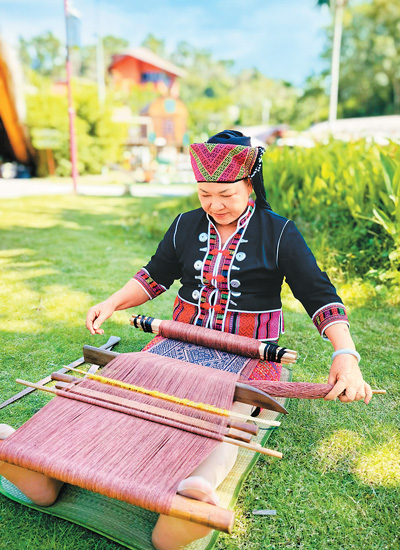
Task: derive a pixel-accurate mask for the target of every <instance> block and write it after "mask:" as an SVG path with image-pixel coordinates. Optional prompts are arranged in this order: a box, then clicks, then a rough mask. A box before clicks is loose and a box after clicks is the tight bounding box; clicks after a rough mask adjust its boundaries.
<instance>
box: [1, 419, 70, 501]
mask: <svg viewBox="0 0 400 550" xmlns="http://www.w3.org/2000/svg"><path fill="white" fill-rule="evenodd" d="M14 431H15V430H14V429H13V428H11V426H8V425H7V424H0V446H1V440H2V439H6V438H7V437H8V436H9V435H11V434H12V433H13V432H14ZM0 475H1V476H3V477H5V478H6V479H8V481H10V482H11V483H12V484H13V485H15V486H16V487H18V489H19V490H20V491H21V492H22V493H24V495H25V496H27V497H28V498H29V499H30V500H32V502H34V503H35V504H37V505H38V506H51V505H52V504H54V502H55V501H56V499H57V496H58V493H59V492H60V489H61V487H62V485H63V483H62V482H61V481H57V480H56V479H53V478H51V477H48V476H45V475H43V474H39V473H37V472H32V471H31V470H26V469H25V468H20V467H19V466H14V465H13V464H8V463H7V462H3V461H1V460H0Z"/></svg>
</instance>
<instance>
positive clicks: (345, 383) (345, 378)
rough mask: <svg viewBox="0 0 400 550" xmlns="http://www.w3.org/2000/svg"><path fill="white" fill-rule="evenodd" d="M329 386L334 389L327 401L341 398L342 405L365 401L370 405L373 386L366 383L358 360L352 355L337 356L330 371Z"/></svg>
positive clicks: (326, 398) (327, 396)
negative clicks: (331, 385)
mask: <svg viewBox="0 0 400 550" xmlns="http://www.w3.org/2000/svg"><path fill="white" fill-rule="evenodd" d="M328 384H333V385H334V387H333V388H332V390H331V391H330V392H329V393H328V395H326V396H325V400H326V401H330V400H333V399H336V397H338V398H339V401H341V402H342V403H350V402H352V401H361V399H363V400H364V402H365V403H366V404H368V403H369V402H370V400H371V397H372V390H371V386H370V385H369V384H367V383H366V382H364V380H363V376H362V374H361V371H360V367H359V366H358V361H357V359H356V358H355V357H354V356H353V355H350V354H342V355H337V356H336V357H335V359H334V360H333V362H332V366H331V370H330V371H329V378H328Z"/></svg>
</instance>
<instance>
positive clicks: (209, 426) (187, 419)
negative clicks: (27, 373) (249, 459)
mask: <svg viewBox="0 0 400 550" xmlns="http://www.w3.org/2000/svg"><path fill="white" fill-rule="evenodd" d="M69 392H70V393H72V394H75V393H77V394H81V395H86V396H87V397H93V398H94V399H97V400H100V401H105V402H107V403H113V404H114V405H122V406H124V407H128V408H129V409H133V410H137V411H143V412H147V413H149V414H154V415H155V416H158V417H161V418H169V419H171V420H177V421H178V422H182V423H183V424H187V425H188V426H197V427H198V428H204V429H206V430H210V431H212V430H215V428H216V427H218V426H216V425H215V424H213V423H212V422H208V421H207V420H201V419H199V418H193V417H191V416H187V415H185V414H181V413H178V412H174V411H168V410H166V409H162V408H160V407H154V406H153V405H148V404H147V403H140V402H138V401H132V400H131V399H126V398H124V397H117V396H116V395H110V394H105V393H103V392H100V391H96V390H92V389H89V388H81V387H79V386H75V387H72V388H70V389H69ZM238 432H240V429H239V428H238V427H237V426H236V427H235V428H231V429H229V430H228V429H227V430H226V435H227V436H229V437H233V438H234V439H240V438H243V441H246V442H250V440H251V435H252V434H247V433H246V434H245V433H243V434H240V433H238Z"/></svg>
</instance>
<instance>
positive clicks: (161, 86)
mask: <svg viewBox="0 0 400 550" xmlns="http://www.w3.org/2000/svg"><path fill="white" fill-rule="evenodd" d="M108 70H109V72H110V73H111V75H112V78H113V81H114V83H115V85H116V86H117V87H120V88H122V89H124V90H126V91H129V89H130V88H131V87H132V86H137V85H140V84H142V85H146V84H149V83H152V84H153V85H154V87H155V88H156V90H157V91H159V92H160V93H166V92H168V93H171V94H172V95H173V96H174V97H177V96H179V84H178V81H177V78H179V77H184V76H185V74H186V73H185V71H184V70H183V69H180V68H179V67H177V66H176V65H174V64H173V63H171V62H169V61H166V60H165V59H162V58H161V57H160V56H159V55H157V54H155V53H154V52H152V51H151V50H148V49H147V48H143V47H141V48H135V49H133V50H127V51H126V52H124V53H122V54H118V55H114V56H113V58H112V62H111V65H110V67H109V68H108Z"/></svg>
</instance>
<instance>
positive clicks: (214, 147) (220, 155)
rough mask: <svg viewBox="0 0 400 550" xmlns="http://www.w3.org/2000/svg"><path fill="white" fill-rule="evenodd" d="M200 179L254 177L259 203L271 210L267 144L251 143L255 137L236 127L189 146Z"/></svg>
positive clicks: (233, 180) (225, 179) (215, 179)
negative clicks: (265, 171) (264, 174)
mask: <svg viewBox="0 0 400 550" xmlns="http://www.w3.org/2000/svg"><path fill="white" fill-rule="evenodd" d="M189 152H190V160H191V163H192V168H193V172H194V175H195V178H196V181H198V182H201V181H206V182H223V183H233V182H235V181H239V180H243V179H246V178H250V179H251V183H252V185H253V189H254V192H255V194H256V197H257V200H256V202H257V204H258V205H259V206H261V207H262V208H267V209H268V210H271V206H270V205H269V203H268V202H267V199H266V195H265V189H264V181H263V177H262V156H263V154H264V152H265V149H264V148H263V147H251V140H250V138H249V137H247V136H244V135H243V134H242V133H241V132H238V131H236V130H224V131H223V132H220V133H219V134H216V135H215V136H212V137H211V138H210V139H209V140H208V141H207V142H206V143H193V144H192V145H191V146H190V149H189Z"/></svg>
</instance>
